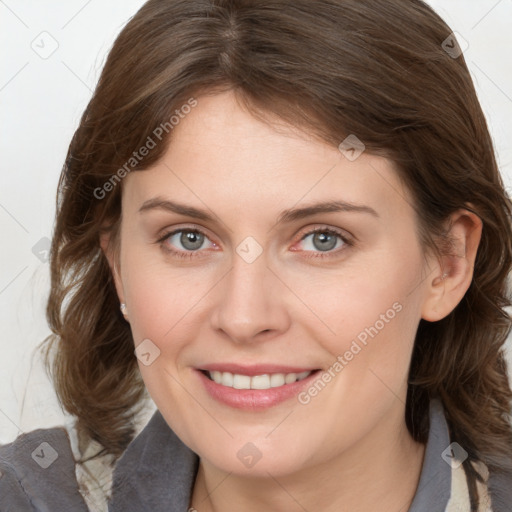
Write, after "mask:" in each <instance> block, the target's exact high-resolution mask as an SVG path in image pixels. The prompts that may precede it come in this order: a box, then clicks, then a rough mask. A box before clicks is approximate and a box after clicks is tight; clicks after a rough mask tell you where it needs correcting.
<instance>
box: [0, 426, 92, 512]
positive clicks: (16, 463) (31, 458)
mask: <svg viewBox="0 0 512 512" xmlns="http://www.w3.org/2000/svg"><path fill="white" fill-rule="evenodd" d="M63 506H64V509H65V510H69V511H73V512H74V511H78V512H81V511H84V512H87V510H88V509H87V506H86V505H85V502H84V501H83V499H82V497H81V495H80V493H79V491H78V485H77V481H76V477H75V460H74V457H73V453H72V450H71V446H70V441H69V437H68V434H67V432H66V429H65V428H64V427H55V428H49V429H37V430H33V431H31V432H28V433H25V434H21V435H20V436H18V437H17V438H16V439H15V440H14V441H13V442H11V443H8V444H5V445H3V446H0V511H1V512H4V511H5V512H10V511H13V512H14V511H16V512H29V511H30V512H34V511H43V510H63V508H62V507H63Z"/></svg>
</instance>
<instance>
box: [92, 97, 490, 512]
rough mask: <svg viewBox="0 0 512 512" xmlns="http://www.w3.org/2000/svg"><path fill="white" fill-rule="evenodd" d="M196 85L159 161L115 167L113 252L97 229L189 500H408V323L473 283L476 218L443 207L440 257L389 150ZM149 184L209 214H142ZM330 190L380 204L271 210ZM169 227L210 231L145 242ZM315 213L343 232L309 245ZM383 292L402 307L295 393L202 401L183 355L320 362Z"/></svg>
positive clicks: (339, 349) (371, 505)
mask: <svg viewBox="0 0 512 512" xmlns="http://www.w3.org/2000/svg"><path fill="white" fill-rule="evenodd" d="M197 99H198V105H197V106H196V107H195V108H194V109H192V111H191V113H190V114H188V115H187V116H186V117H185V119H183V120H182V121H181V122H180V124H179V125H178V126H176V127H175V128H174V130H173V134H172V143H171V144H170V145H169V147H168V148H167V151H166V153H165V155H164V156H163V158H162V159H161V160H160V162H159V163H158V164H157V165H155V166H154V167H152V168H151V169H148V170H145V171H143V172H134V173H132V174H130V175H129V176H128V177H127V178H126V179H125V180H124V182H123V200H122V223H121V232H120V241H121V242H120V247H119V253H118V256H119V257H118V259H117V253H116V251H114V250H113V247H112V245H113V244H111V245H109V239H108V236H104V237H103V238H102V240H101V245H102V247H103V250H104V251H105V254H106V255H107V258H108V259H109V263H110V265H111V267H112V269H113V272H114V277H115V283H116V288H117V292H118V295H119V300H120V301H121V302H124V303H126V305H127V313H126V318H127V320H128V321H129V322H130V325H131V329H132V333H133V337H134V341H135V346H138V345H139V344H140V343H141V342H142V340H144V339H150V340H151V341H152V342H153V343H154V344H155V345H156V346H157V347H158V348H159V350H160V355H159V356H158V357H157V358H156V359H155V360H154V361H153V362H152V364H150V365H149V366H145V365H143V364H142V363H141V362H140V361H139V367H140V371H141V374H142V377H143V379H144V382H145V384H146V386H147V389H148V391H149V393H150V395H151V397H152V398H153V400H154V402H155V403H156V405H157V407H158V409H159V410H160V411H161V413H162V415H163V417H164V418H165V420H166V422H167V423H168V424H169V426H170V427H171V428H172V429H173V430H174V431H175V432H176V434H177V435H178V436H179V437H180V438H181V439H182V440H183V442H184V443H185V444H187V445H188V446H189V447H190V448H191V449H192V450H194V451H195V452H196V453H197V454H198V455H199V456H200V466H199V472H198V475H197V479H196V482H195V486H194V490H193V496H192V502H191V506H193V507H195V508H196V509H197V510H198V511H199V512H207V511H215V512H217V511H223V512H231V511H235V510H236V511H239V510H244V511H248V512H251V511H261V510H272V511H286V512H290V511H302V510H304V509H305V510H321V511H325V512H330V511H335V510H336V511H339V510H351V511H365V512H372V511H382V510H390V511H394V510H396V511H397V512H398V511H400V510H402V511H403V510H407V508H408V507H409V505H410V503H411V501H412V499H413V496H414V494H415V491H416V487H417V483H418V480H419V476H420V472H421V466H422V462H423V456H424V446H423V445H421V444H419V443H417V442H415V441H414V440H413V439H412V438H411V436H410V434H409V432H408V430H407V428H406V425H405V420H404V411H405V397H406V390H407V374H408V367H409V362H410V359H411V353H412V346H413V341H414V336H415V333H416V329H417V327H418V323H419V321H420V319H421V318H423V319H425V320H428V321H436V320H439V319H441V318H443V317H444V316H446V315H447V314H449V313H450V311H452V310H453V308H454V307H455V306H456V305H457V303H458V302H459V301H460V300H461V298H462V297H463V295H464V293H465V292H466V290H467V288H468V287H469V285H470V282H471V279H472V270H473V265H474V259H475V255H476V250H477V247H478V243H479V240H480V235H481V221H480V219H479V218H478V217H476V216H475V215H474V214H472V213H470V212H468V211H466V210H460V211H459V212H456V213H455V214H454V215H453V216H452V218H451V221H452V228H451V235H452V237H453V238H454V254H452V255H446V256H443V258H441V259H437V258H435V257H434V256H432V255H429V254H426V253H425V251H424V250H423V249H422V247H421V245H420V243H419V239H418V234H417V232H418V228H417V220H416V217H415V214H414V210H413V208H412V206H411V204H412V198H411V195H410V193H409V192H408V191H407V190H406V189H405V188H404V186H403V185H402V183H401V182H400V180H399V178H398V175H397V173H396V171H395V169H394V167H393V163H392V162H391V161H389V160H387V159H385V158H382V157H377V156H372V155H369V154H367V153H366V152H363V153H362V154H361V155H360V156H359V157H358V158H357V159H356V160H354V161H350V160H349V159H347V158H346V157H345V156H344V155H343V154H342V153H341V152H340V151H339V150H338V149H337V148H336V147H332V146H330V145H327V144H326V143H324V142H321V141H319V140H317V139H315V138H313V137H312V136H311V135H308V134H306V133H304V132H303V131H300V130H299V129H297V128H294V127H292V126H289V125H285V124H283V123H282V122H281V123H279V125H278V124H277V120H275V119H274V121H275V124H270V123H264V122H261V121H259V120H256V119H255V118H254V117H253V116H251V115H250V114H249V113H248V112H247V111H245V110H244V109H243V108H242V107H241V106H240V105H239V104H238V102H237V101H236V98H235V96H234V94H233V93H231V92H226V93H222V94H217V95H210V96H201V97H199V98H197ZM157 196H158V197H160V198H162V199H168V200H172V201H176V202H179V203H182V204H186V205H190V206H194V207H196V208H199V209H203V210H206V211H207V212H208V213H210V214H211V215H213V216H214V219H213V221H204V220H198V219H196V218H194V217H190V216H184V215H181V214H176V213H173V212H169V211H165V210H163V209H151V210H147V211H144V212H139V209H140V208H141V206H142V204H143V203H144V202H145V201H147V200H149V199H152V198H154V197H157ZM327 200H342V201H345V202H348V203H353V204H359V205H366V206H368V207H371V208H373V209H374V210H375V212H376V213H377V214H378V216H375V215H372V214H369V213H366V212H353V211H351V212H347V211H340V212H329V213H319V214H315V215H312V216H308V217H306V218H303V219H300V220H295V221H292V222H284V223H278V222H277V221H278V217H279V215H280V213H281V212H282V211H283V210H285V209H290V208H298V207H304V206H306V205H310V204H312V203H315V202H319V201H327ZM178 228H182V229H185V228H189V229H190V228H200V229H202V230H204V231H205V232H206V234H207V238H205V241H204V244H203V245H202V246H201V248H200V249H196V250H195V252H194V251H191V250H188V253H192V252H193V253H194V254H193V255H192V257H190V258H179V257H177V256H173V255H172V254H170V253H169V252H168V251H166V250H165V248H171V249H173V248H174V249H175V250H176V251H178V252H182V253H186V252H187V247H190V245H189V246H187V247H184V246H183V245H182V244H181V243H180V239H179V234H178V236H174V237H168V238H167V239H166V240H164V241H163V242H161V243H158V242H156V241H157V240H158V239H160V238H161V237H162V236H163V235H164V234H165V233H166V232H170V231H172V230H174V229H178ZM314 228H330V229H334V230H339V231H340V232H341V233H342V235H343V236H346V237H347V238H348V239H349V240H352V241H353V242H354V243H353V245H347V244H345V243H344V242H343V241H342V240H341V239H338V238H336V240H337V242H336V246H335V248H333V249H330V252H329V251H323V252H322V250H321V247H322V246H321V245H318V242H317V243H316V244H315V243H314V240H313V236H314V235H309V236H308V233H310V232H311V230H312V229H314ZM248 236H251V237H253V238H254V239H255V240H256V241H257V243H258V244H259V246H260V247H261V249H262V251H263V252H262V253H261V255H260V256H259V257H258V258H257V259H255V261H253V262H252V263H248V262H247V261H245V260H244V259H243V258H242V257H240V256H239V254H237V252H236V248H237V246H238V245H239V244H240V243H241V242H242V241H243V240H244V239H245V238H246V237H248ZM334 236H335V235H334ZM315 254H317V255H318V254H320V255H324V256H325V257H323V258H321V257H314V256H312V255H315ZM308 256H309V257H308ZM443 274H446V276H445V277H444V278H442V276H443ZM397 302H398V303H399V304H400V305H401V310H400V312H398V313H396V315H395V316H394V318H393V319H392V320H390V321H389V322H387V323H386V324H385V326H384V328H382V329H380V330H379V332H378V334H377V335H376V336H375V337H373V338H371V339H369V340H368V343H367V345H366V346H364V348H363V349H362V350H361V351H360V352H359V353H357V355H355V356H354V357H353V359H352V360H351V361H349V362H348V363H347V364H346V366H344V367H343V369H342V371H340V372H338V373H337V374H336V377H335V378H333V379H332V380H331V382H329V383H328V385H326V386H325V388H324V389H323V390H322V391H321V392H320V393H318V394H317V395H316V396H315V397H313V398H312V399H311V401H310V402H309V403H308V404H306V405H304V404H301V403H299V401H298V400H297V399H296V398H292V399H291V400H287V401H286V402H284V403H281V404H279V405H277V406H275V407H272V408H269V409H267V410H263V411H247V410H238V409H233V408H231V407H229V406H227V405H223V404H220V403H218V402H217V401H215V400H214V399H213V398H210V396H209V395H208V394H207V393H206V391H205V390H204V389H203V386H202V383H201V382H200V380H199V378H198V376H197V374H196V372H195V370H194V368H197V367H201V365H203V364H206V363H213V362H238V363H240V364H255V363H272V362H274V363H282V364H288V365H298V366H304V367H314V368H321V369H324V370H327V369H328V368H329V367H331V366H332V365H333V363H334V361H335V360H336V357H337V356H338V355H343V354H345V352H346V351H347V350H348V349H349V348H350V346H351V343H352V341H353V340H354V339H356V337H357V335H358V334H360V333H361V332H362V331H364V329H365V328H366V327H369V326H373V325H375V323H376V321H377V320H378V319H379V318H380V315H381V314H385V313H386V311H388V310H389V309H390V308H392V305H393V304H395V303H397ZM248 442H251V443H253V444H254V445H255V446H256V447H257V448H258V450H259V451H260V452H261V459H260V460H259V461H258V462H257V463H256V464H255V465H254V466H252V467H251V468H248V467H246V466H245V465H244V464H242V463H241V461H240V459H239V458H238V457H237V452H238V451H239V450H240V449H241V448H242V447H243V446H244V445H245V444H246V443H248ZM390 490H392V491H393V492H390Z"/></svg>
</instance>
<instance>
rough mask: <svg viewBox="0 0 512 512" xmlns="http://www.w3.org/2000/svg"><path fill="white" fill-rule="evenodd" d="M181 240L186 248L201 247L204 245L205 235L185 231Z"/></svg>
mask: <svg viewBox="0 0 512 512" xmlns="http://www.w3.org/2000/svg"><path fill="white" fill-rule="evenodd" d="M180 242H181V243H182V244H183V247H185V248H186V249H190V250H193V249H199V248H200V247H201V245H203V235H201V233H194V232H191V231H188V232H184V233H182V234H181V237H180Z"/></svg>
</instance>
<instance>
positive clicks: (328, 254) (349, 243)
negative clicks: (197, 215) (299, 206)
mask: <svg viewBox="0 0 512 512" xmlns="http://www.w3.org/2000/svg"><path fill="white" fill-rule="evenodd" d="M182 231H183V232H187V233H200V234H201V235H203V236H204V237H206V238H208V239H209V236H208V235H207V234H206V233H205V232H204V231H203V230H202V229H199V228H186V227H183V228H180V229H175V230H174V231H169V232H167V233H165V234H164V235H163V236H162V237H161V238H159V239H158V240H157V241H156V243H157V244H160V246H161V247H162V249H163V250H164V251H166V252H168V253H170V254H172V255H173V256H176V257H178V258H184V259H190V258H194V257H197V256H196V254H197V253H198V252H200V251H177V250H175V249H171V248H169V246H168V245H166V244H164V242H165V241H166V240H167V239H168V238H170V237H171V236H173V235H175V234H176V233H181V232H182ZM315 233H327V234H329V235H336V236H338V237H339V238H340V239H341V241H342V242H343V243H344V244H345V246H346V247H352V246H353V245H354V242H353V241H352V240H351V239H349V238H348V237H346V236H345V235H344V234H343V233H341V231H338V230H336V229H334V228H331V227H317V228H314V229H312V230H310V231H307V232H306V233H304V235H303V236H302V237H301V238H300V240H299V242H301V241H302V240H304V239H305V238H306V237H308V236H309V235H313V234H315ZM343 250H344V248H343V247H342V248H338V249H335V250H330V251H323V252H322V251H303V252H306V253H311V254H309V255H308V256H306V257H307V258H329V257H332V255H333V254H338V253H339V252H341V251H343Z"/></svg>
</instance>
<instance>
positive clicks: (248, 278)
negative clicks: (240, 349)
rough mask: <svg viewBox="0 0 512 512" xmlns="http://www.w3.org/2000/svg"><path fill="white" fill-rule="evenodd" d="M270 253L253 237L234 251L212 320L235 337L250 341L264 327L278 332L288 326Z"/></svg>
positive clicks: (215, 326)
mask: <svg viewBox="0 0 512 512" xmlns="http://www.w3.org/2000/svg"><path fill="white" fill-rule="evenodd" d="M251 244H252V245H251ZM266 256H267V255H266V254H265V252H264V251H263V250H262V248H261V249H259V250H257V248H256V247H255V245H254V243H253V242H252V241H251V240H249V241H246V242H242V243H241V244H240V245H239V246H238V247H237V250H236V252H234V253H233V260H232V268H231V270H230V271H229V272H228V274H227V275H226V276H225V278H224V280H223V285H222V292H221V296H220V298H219V301H218V303H217V305H216V310H215V313H214V315H213V316H212V323H213V327H214V328H216V329H221V330H222V331H224V332H225V333H226V334H227V335H228V336H229V337H230V338H231V339H232V340H234V341H238V342H244V341H245V342H247V341H250V340H253V339H254V338H255V337H256V336H257V335H258V334H259V333H261V332H263V331H276V332H277V331H281V330H283V329H285V328H286V326H287V314H286V311H285V309H284V307H283V303H282V300H281V297H282V295H281V294H282V292H283V290H280V289H279V286H278V285H277V283H276V282H275V281H276V279H277V278H276V277H275V276H274V274H273V272H272V271H271V270H270V269H269V268H268V258H267V257H266Z"/></svg>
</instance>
